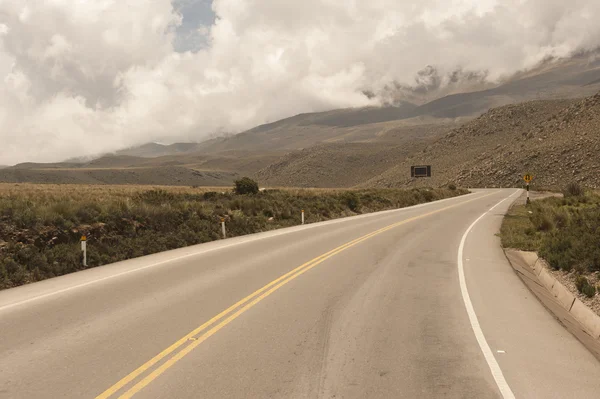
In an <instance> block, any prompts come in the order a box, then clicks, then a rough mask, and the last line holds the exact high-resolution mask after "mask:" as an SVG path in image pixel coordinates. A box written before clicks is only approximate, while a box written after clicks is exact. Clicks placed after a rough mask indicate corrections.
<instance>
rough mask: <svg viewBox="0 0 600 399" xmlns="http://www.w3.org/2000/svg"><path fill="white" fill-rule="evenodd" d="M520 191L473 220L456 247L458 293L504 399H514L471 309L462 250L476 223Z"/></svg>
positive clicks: (473, 310) (471, 304)
mask: <svg viewBox="0 0 600 399" xmlns="http://www.w3.org/2000/svg"><path fill="white" fill-rule="evenodd" d="M520 191H521V190H517V191H515V192H514V193H512V194H511V195H510V196H508V197H506V198H504V199H503V200H502V201H500V202H498V203H497V204H496V205H494V206H493V207H491V208H490V209H488V210H487V211H486V212H485V213H484V214H483V215H481V216H479V217H478V218H477V220H475V221H474V222H473V223H472V224H471V225H470V226H469V228H468V229H467V231H465V234H463V236H462V239H461V240H460V245H459V247H458V262H457V263H458V279H459V282H460V292H461V293H462V297H463V301H464V303H465V308H466V309H467V314H468V315H469V321H470V322H471V328H473V332H474V333H475V338H477V343H478V344H479V348H481V352H483V356H484V357H485V360H486V362H487V364H488V366H489V367H490V371H491V372H492V376H493V377H494V380H495V381H496V385H497V386H498V389H500V393H501V394H502V397H503V398H504V399H514V398H515V394H514V393H513V391H512V390H511V389H510V387H509V386H508V383H507V382H506V379H505V378H504V374H502V369H500V365H498V362H497V361H496V358H495V357H494V354H493V353H492V350H491V349H490V346H489V345H488V343H487V341H486V339H485V336H484V335H483V331H482V330H481V326H480V325H479V320H478V319H477V314H475V309H474V308H473V303H472V302H471V297H470V296H469V290H468V289H467V283H466V280H465V269H464V266H463V261H462V259H463V250H464V247H465V241H466V240H467V236H468V235H469V233H470V232H471V230H472V229H473V227H475V225H476V224H477V222H479V221H480V220H481V219H483V217H484V216H486V215H487V214H488V213H490V212H491V211H493V210H494V209H495V208H496V207H497V206H499V205H500V204H502V203H503V202H504V201H506V200H508V199H510V198H512V197H513V196H514V195H515V194H517V193H519V192H520Z"/></svg>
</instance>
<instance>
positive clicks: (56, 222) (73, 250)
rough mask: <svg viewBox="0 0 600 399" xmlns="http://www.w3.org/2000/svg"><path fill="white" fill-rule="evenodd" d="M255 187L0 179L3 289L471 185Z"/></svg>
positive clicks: (400, 204)
mask: <svg viewBox="0 0 600 399" xmlns="http://www.w3.org/2000/svg"><path fill="white" fill-rule="evenodd" d="M452 188H453V189H450V188H445V189H423V188H420V189H411V190H401V189H372V190H324V189H315V190H299V189H283V190H271V189H269V190H263V191H259V190H258V185H257V184H256V182H253V181H252V180H250V179H242V180H240V181H238V182H236V185H235V187H234V189H228V190H226V191H223V189H222V188H219V189H208V188H188V187H156V188H150V187H148V186H83V185H35V184H0V289H3V288H9V287H14V286H18V285H22V284H26V283H30V282H34V281H39V280H43V279H47V278H51V277H54V276H59V275H63V274H66V273H71V272H75V271H78V270H81V269H82V268H83V266H82V265H81V264H82V261H81V251H80V238H81V236H82V235H86V236H87V240H88V251H87V253H88V267H95V266H100V265H104V264H108V263H112V262H117V261H120V260H125V259H130V258H135V257H138V256H143V255H148V254H152V253H156V252H160V251H166V250H170V249H175V248H180V247H184V246H188V245H193V244H199V243H203V242H208V241H213V240H218V239H220V238H221V235H220V234H221V233H220V224H219V221H220V219H221V218H225V220H226V224H227V234H228V236H229V237H235V236H240V235H244V234H250V233H256V232H260V231H267V230H273V229H277V228H281V227H288V226H294V225H298V224H300V219H301V210H302V209H304V211H305V215H306V222H307V223H314V222H318V221H323V220H328V219H334V218H339V217H344V216H351V215H355V214H359V213H368V212H375V211H381V210H386V209H394V208H401V207H406V206H410V205H416V204H419V203H423V202H430V201H434V200H438V199H442V198H448V197H453V196H457V195H462V194H465V193H467V191H466V190H462V189H455V187H452Z"/></svg>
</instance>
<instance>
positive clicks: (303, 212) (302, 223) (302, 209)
mask: <svg viewBox="0 0 600 399" xmlns="http://www.w3.org/2000/svg"><path fill="white" fill-rule="evenodd" d="M302 224H304V209H302Z"/></svg>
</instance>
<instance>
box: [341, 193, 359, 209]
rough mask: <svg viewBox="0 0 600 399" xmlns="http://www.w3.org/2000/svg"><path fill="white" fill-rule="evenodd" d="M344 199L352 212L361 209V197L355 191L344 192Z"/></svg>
mask: <svg viewBox="0 0 600 399" xmlns="http://www.w3.org/2000/svg"><path fill="white" fill-rule="evenodd" d="M342 201H343V202H344V205H346V206H347V207H348V208H349V209H350V210H351V211H352V212H358V211H359V210H360V198H359V197H358V195H357V194H356V193H355V192H353V191H349V192H347V193H344V195H343V196H342Z"/></svg>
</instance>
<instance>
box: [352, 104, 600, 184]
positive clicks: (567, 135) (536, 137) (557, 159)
mask: <svg viewBox="0 0 600 399" xmlns="http://www.w3.org/2000/svg"><path fill="white" fill-rule="evenodd" d="M414 164H430V165H432V167H433V171H434V172H433V173H434V176H433V178H432V179H411V178H410V174H409V171H410V165H414ZM524 173H532V174H533V175H534V176H535V181H534V183H535V184H536V185H537V186H538V187H561V186H564V185H565V184H567V183H568V182H570V181H578V182H581V183H582V184H584V185H586V186H588V187H594V188H598V187H600V94H596V95H595V96H592V97H588V98H585V99H579V100H550V101H531V102H525V103H522V104H515V105H509V106H505V107H500V108H496V109H492V110H490V111H488V112H486V113H485V114H483V115H482V116H481V117H479V118H477V119H475V120H473V121H471V122H468V123H466V124H465V125H464V126H462V127H460V128H458V129H455V130H453V131H451V132H450V133H448V134H447V135H446V136H445V137H443V138H441V139H439V140H437V141H436V142H435V143H433V144H431V145H429V146H427V147H426V148H424V149H423V150H422V151H420V152H419V153H417V154H414V155H412V156H410V157H408V158H407V159H405V160H404V161H403V162H401V163H399V164H398V165H397V166H395V167H393V168H390V169H389V170H387V171H386V172H384V173H382V174H381V175H379V176H376V177H373V178H372V179H370V180H368V181H367V182H365V183H363V184H361V186H377V187H395V186H407V185H423V184H428V185H433V186H437V185H444V184H447V183H449V182H451V181H454V182H456V183H457V184H459V185H463V186H471V187H486V186H487V187H494V186H520V185H522V178H521V177H522V175H523V174H524Z"/></svg>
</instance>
